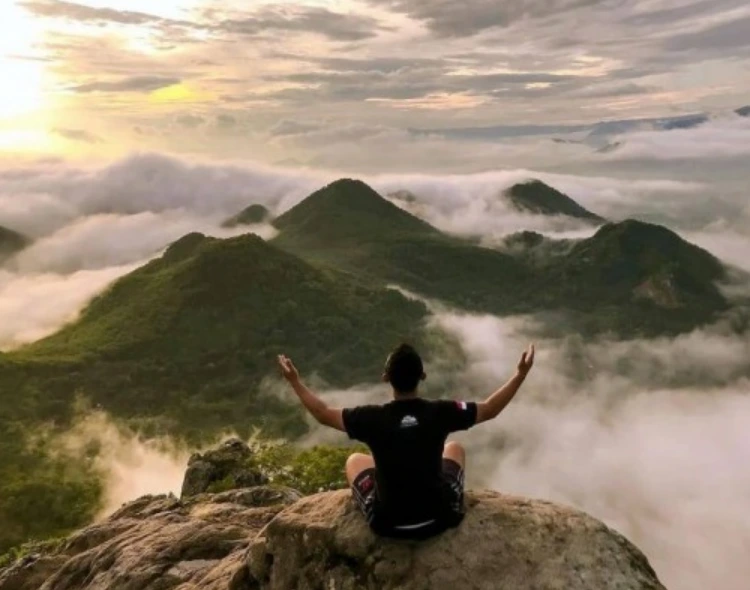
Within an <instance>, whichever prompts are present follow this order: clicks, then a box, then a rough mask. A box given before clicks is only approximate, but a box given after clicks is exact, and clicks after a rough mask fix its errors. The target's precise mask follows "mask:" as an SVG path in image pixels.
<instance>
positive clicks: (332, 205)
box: [273, 179, 440, 247]
mask: <svg viewBox="0 0 750 590" xmlns="http://www.w3.org/2000/svg"><path fill="white" fill-rule="evenodd" d="M273 225H274V226H275V227H276V228H277V229H279V230H281V231H282V232H283V234H284V242H287V243H290V242H295V243H296V244H298V245H303V244H309V245H310V246H321V247H325V246H326V245H327V244H336V243H340V242H342V241H345V242H351V241H353V240H356V241H358V242H382V241H386V240H389V239H397V238H398V237H400V236H404V235H406V236H409V237H414V236H425V237H435V236H439V235H440V232H439V231H438V230H437V229H435V228H434V227H432V226H431V225H430V224H428V223H427V222H425V221H423V220H421V219H419V218H417V217H415V216H413V215H411V214H410V213H407V212H406V211H404V210H403V209H401V208H399V207H397V206H396V205H394V204H393V203H391V202H390V201H388V200H386V199H384V198H382V197H381V196H380V195H379V194H378V193H376V192H375V191H374V190H373V189H372V188H370V187H369V186H368V185H366V184H365V183H364V182H361V181H359V180H351V179H342V180H337V181H336V182H333V183H331V184H329V185H328V186H326V187H324V188H322V189H320V190H318V191H316V192H314V193H313V194H311V195H310V196H309V197H307V198H306V199H304V200H303V201H302V202H301V203H299V204H298V205H296V206H295V207H292V208H291V209H290V210H289V211H287V212H286V213H284V214H282V215H280V216H279V217H277V218H276V220H275V221H274V222H273Z"/></svg>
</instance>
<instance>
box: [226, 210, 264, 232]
mask: <svg viewBox="0 0 750 590" xmlns="http://www.w3.org/2000/svg"><path fill="white" fill-rule="evenodd" d="M270 219H271V212H270V211H269V210H268V209H266V208H265V207H264V206H263V205H250V206H249V207H247V208H245V209H243V210H242V211H240V212H239V213H237V215H234V216H232V217H230V218H229V219H227V220H226V221H225V222H224V223H222V224H221V226H222V227H227V228H233V227H238V226H241V225H253V224H257V223H264V222H266V221H269V220H270Z"/></svg>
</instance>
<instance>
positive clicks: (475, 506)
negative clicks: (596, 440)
mask: <svg viewBox="0 0 750 590" xmlns="http://www.w3.org/2000/svg"><path fill="white" fill-rule="evenodd" d="M467 508H468V511H467V516H466V518H465V519H464V522H463V523H462V524H461V525H460V526H459V527H458V528H456V529H453V530H449V531H447V532H445V533H443V534H442V535H441V536H439V537H436V538H434V539H432V540H429V541H426V542H405V541H387V540H384V539H379V538H377V537H376V536H374V535H373V534H372V533H371V532H370V531H369V530H368V529H367V527H366V526H365V524H364V523H363V520H362V518H361V516H360V515H359V514H358V513H357V511H356V509H355V508H354V506H353V503H352V502H351V500H350V496H349V493H348V492H346V491H343V492H334V493H327V494H319V495H316V496H310V497H307V498H304V499H303V500H301V501H299V502H297V503H296V504H293V505H292V506H290V507H289V508H287V509H286V510H284V511H283V512H281V513H280V514H279V515H278V516H276V517H275V518H274V519H273V520H272V521H271V522H270V523H269V524H268V526H267V527H266V528H265V530H264V531H263V532H262V533H261V534H260V535H259V536H258V538H257V539H256V540H255V542H254V543H253V545H252V546H251V548H250V551H249V555H248V567H249V570H250V581H249V582H248V583H246V585H244V586H242V587H241V588H242V589H243V590H244V589H248V590H249V589H250V588H258V589H262V590H290V589H292V588H294V589H296V590H330V589H334V588H335V589H336V590H355V589H356V590H370V589H372V590H376V589H377V590H459V589H460V590H500V589H507V590H532V589H533V590H659V589H661V590H663V586H662V585H661V583H660V582H659V580H658V579H657V577H656V574H655V573H654V570H653V569H652V568H651V566H650V565H649V562H648V560H647V559H646V557H645V556H644V555H643V554H642V553H641V552H640V551H639V550H638V549H637V548H636V547H635V546H634V545H632V544H631V543H630V542H629V541H628V540H627V539H625V538H624V537H623V536H622V535H620V534H618V533H617V532H615V531H613V530H612V529H610V528H608V527H607V526H605V525H604V524H603V523H601V522H599V521H598V520H595V519H594V518H592V517H590V516H588V515H586V514H583V513H582V512H579V511H576V510H573V509H571V508H567V507H563V506H558V505H555V504H551V503H549V502H541V501H534V500H528V499H523V498H515V497H511V496H504V495H501V494H498V493H495V492H487V491H485V492H474V493H469V494H468V495H467Z"/></svg>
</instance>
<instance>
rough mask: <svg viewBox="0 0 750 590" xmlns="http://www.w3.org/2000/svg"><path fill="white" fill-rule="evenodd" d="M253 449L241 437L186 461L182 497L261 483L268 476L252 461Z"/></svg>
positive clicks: (263, 483)
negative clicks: (186, 466)
mask: <svg viewBox="0 0 750 590" xmlns="http://www.w3.org/2000/svg"><path fill="white" fill-rule="evenodd" d="M252 460H253V452H252V450H251V449H250V447H248V446H247V445H246V444H245V443H244V442H243V441H241V440H239V439H231V440H228V441H226V442H225V443H223V444H222V445H221V446H219V447H218V448H216V449H212V450H210V451H207V452H206V453H203V454H200V453H196V454H194V455H193V456H192V457H190V460H189V461H188V469H187V472H186V473H185V479H184V481H183V483H182V497H183V498H188V497H190V496H195V495H197V494H203V493H206V492H217V491H225V490H228V489H238V488H251V487H254V486H260V485H265V484H267V483H268V478H267V477H266V476H265V475H263V474H262V473H261V472H260V470H258V469H257V468H256V467H255V466H254V465H253V461H252Z"/></svg>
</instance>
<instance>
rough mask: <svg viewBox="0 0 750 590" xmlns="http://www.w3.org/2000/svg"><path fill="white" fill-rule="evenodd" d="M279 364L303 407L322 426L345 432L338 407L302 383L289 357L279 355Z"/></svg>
mask: <svg viewBox="0 0 750 590" xmlns="http://www.w3.org/2000/svg"><path fill="white" fill-rule="evenodd" d="M278 360H279V366H280V367H281V374H282V375H283V376H284V379H286V380H287V381H288V382H289V385H291V386H292V389H293V390H294V393H296V394H297V397H298V398H299V400H300V401H301V402H302V405H303V406H305V409H306V410H307V411H308V412H310V414H311V415H312V417H313V418H315V420H317V421H318V422H319V423H320V424H322V425H323V426H330V427H331V428H335V429H336V430H341V431H342V432H345V431H346V429H345V428H344V419H343V416H342V412H341V410H340V409H338V408H330V407H329V406H328V404H326V403H325V402H324V401H323V400H322V399H320V398H319V397H318V396H317V395H315V394H314V393H313V392H312V391H311V390H310V389H309V388H308V387H307V386H306V385H305V384H304V383H302V381H301V379H300V377H299V372H298V371H297V368H296V367H295V366H294V363H292V361H291V359H289V358H287V357H286V356H284V355H279V357H278Z"/></svg>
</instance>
